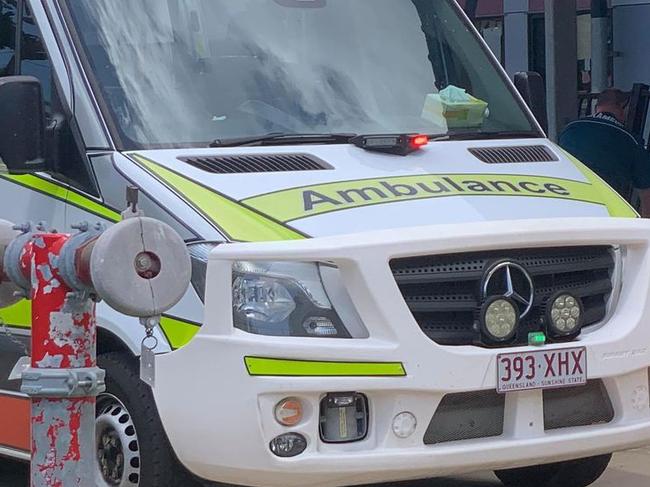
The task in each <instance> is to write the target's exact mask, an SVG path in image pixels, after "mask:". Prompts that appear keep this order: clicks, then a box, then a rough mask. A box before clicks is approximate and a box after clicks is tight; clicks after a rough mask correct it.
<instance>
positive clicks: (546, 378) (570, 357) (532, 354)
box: [496, 347, 588, 394]
mask: <svg viewBox="0 0 650 487" xmlns="http://www.w3.org/2000/svg"><path fill="white" fill-rule="evenodd" d="M519 359H521V360H519ZM508 364H510V365H508ZM496 369H497V387H496V389H497V392H498V393H499V394H506V393H508V392H520V391H531V390H538V389H561V388H565V387H575V386H584V385H586V384H587V380H588V379H587V377H588V376H587V348H586V347H574V348H562V349H557V350H531V351H527V352H514V353H502V354H499V355H497V367H496ZM520 369H521V370H522V371H523V372H521V374H520V372H519V371H520ZM549 369H550V370H549ZM533 370H534V374H533V373H532V372H533ZM520 375H521V377H519V376H520ZM531 376H533V377H532V378H531Z"/></svg>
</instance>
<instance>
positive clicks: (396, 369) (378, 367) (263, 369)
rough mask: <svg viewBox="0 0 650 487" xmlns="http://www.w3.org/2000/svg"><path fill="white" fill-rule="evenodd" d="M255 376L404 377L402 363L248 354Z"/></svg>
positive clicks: (404, 371)
mask: <svg viewBox="0 0 650 487" xmlns="http://www.w3.org/2000/svg"><path fill="white" fill-rule="evenodd" d="M244 362H245V364H246V370H247V371H248V374H249V375H251V376H266V377H404V376H406V370H405V369H404V365H403V364H402V363H400V362H317V361H308V360H288V359H278V358H262V357H245V358H244Z"/></svg>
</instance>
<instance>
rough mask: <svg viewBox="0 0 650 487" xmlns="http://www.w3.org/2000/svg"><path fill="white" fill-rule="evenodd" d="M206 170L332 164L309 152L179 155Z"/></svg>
mask: <svg viewBox="0 0 650 487" xmlns="http://www.w3.org/2000/svg"><path fill="white" fill-rule="evenodd" d="M178 159H179V160H181V161H183V162H186V163H188V164H191V165H192V166H194V167H196V168H199V169H201V170H203V171H206V172H211V173H217V174H234V173H256V172H286V171H322V170H325V169H332V166H330V165H329V164H327V163H326V162H324V161H321V160H320V159H318V158H317V157H314V156H312V155H309V154H250V155H233V156H205V157H179V158H178Z"/></svg>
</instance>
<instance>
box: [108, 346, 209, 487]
mask: <svg viewBox="0 0 650 487" xmlns="http://www.w3.org/2000/svg"><path fill="white" fill-rule="evenodd" d="M97 361H98V365H99V366H100V367H101V368H103V369H104V370H106V392H105V393H103V394H100V395H99V396H98V398H97V413H96V417H97V419H96V431H97V437H96V443H97V471H96V485H97V486H98V487H178V486H183V487H186V486H187V487H193V486H195V485H197V486H198V485H200V484H198V483H196V482H195V481H194V480H193V479H192V478H191V476H190V475H189V474H188V473H187V472H186V470H185V469H184V468H183V467H182V466H181V465H180V464H179V462H178V460H177V459H176V457H175V455H174V453H173V451H172V449H171V446H170V444H169V440H168V439H167V435H166V434H165V431H164V430H163V427H162V424H161V422H160V418H159V417H158V411H157V409H156V405H155V403H154V399H153V395H152V393H151V389H149V387H148V386H147V385H146V384H145V383H144V382H142V381H141V380H140V372H139V363H138V361H137V359H135V358H134V357H133V356H131V355H130V354H128V353H121V352H112V353H107V354H103V355H100V356H99V357H98V358H97Z"/></svg>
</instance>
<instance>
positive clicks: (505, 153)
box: [469, 145, 559, 164]
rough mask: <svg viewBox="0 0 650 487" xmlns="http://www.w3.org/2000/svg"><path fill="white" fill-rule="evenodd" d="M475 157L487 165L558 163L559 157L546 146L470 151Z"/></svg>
mask: <svg viewBox="0 0 650 487" xmlns="http://www.w3.org/2000/svg"><path fill="white" fill-rule="evenodd" d="M469 151H470V152H471V153H472V155H473V156H474V157H476V158H477V159H479V160H481V161H482V162H485V163H486V164H515V163H526V162H556V161H558V160H559V159H558V157H557V156H556V155H555V154H553V152H552V151H551V149H549V148H548V147H546V146H544V145H523V146H517V147H478V148H474V149H469Z"/></svg>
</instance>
